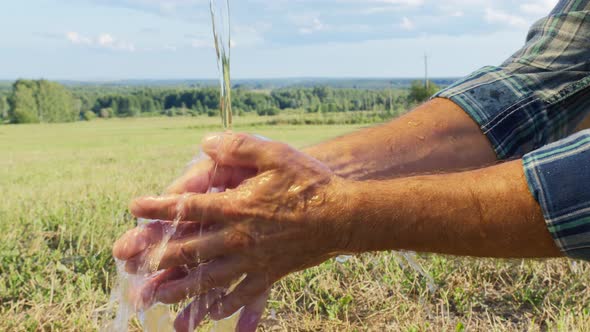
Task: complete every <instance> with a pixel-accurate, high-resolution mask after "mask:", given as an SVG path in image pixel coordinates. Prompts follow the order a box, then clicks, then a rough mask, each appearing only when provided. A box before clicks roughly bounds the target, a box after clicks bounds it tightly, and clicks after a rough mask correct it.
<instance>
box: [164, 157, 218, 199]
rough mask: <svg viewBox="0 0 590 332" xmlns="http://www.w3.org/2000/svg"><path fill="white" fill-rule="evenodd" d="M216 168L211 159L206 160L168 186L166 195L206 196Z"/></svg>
mask: <svg viewBox="0 0 590 332" xmlns="http://www.w3.org/2000/svg"><path fill="white" fill-rule="evenodd" d="M214 167H215V162H214V161H213V160H211V159H206V160H203V161H201V162H199V163H197V164H196V165H194V166H193V167H191V168H190V169H189V170H188V171H187V172H186V173H185V174H184V175H182V176H181V177H180V178H178V179H177V180H176V181H174V182H173V183H172V184H171V185H170V186H168V188H166V190H165V192H166V194H169V195H170V194H178V195H180V194H184V193H199V194H204V193H205V192H206V191H207V189H208V187H209V180H210V178H211V173H212V171H213V168H214Z"/></svg>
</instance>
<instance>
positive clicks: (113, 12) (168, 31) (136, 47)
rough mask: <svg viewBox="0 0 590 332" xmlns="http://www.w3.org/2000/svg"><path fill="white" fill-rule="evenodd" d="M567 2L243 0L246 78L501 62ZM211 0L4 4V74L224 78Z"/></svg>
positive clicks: (0, 31) (239, 26) (0, 47)
mask: <svg viewBox="0 0 590 332" xmlns="http://www.w3.org/2000/svg"><path fill="white" fill-rule="evenodd" d="M556 2H557V0H519V1H514V0H512V1H507V0H438V1H436V0H231V6H232V34H233V35H232V39H233V43H234V47H233V49H232V66H233V67H232V71H233V76H234V77H236V78H275V77H302V76H305V77H416V76H420V75H422V71H423V59H422V57H423V55H424V54H425V53H426V54H428V55H429V57H430V67H431V74H432V75H433V76H461V75H465V74H468V73H469V72H471V71H473V70H474V69H477V68H479V67H481V66H483V65H490V64H498V63H500V62H501V61H502V60H504V59H505V58H506V57H508V56H509V55H510V54H511V53H513V52H514V51H516V50H517V49H518V47H520V46H521V45H522V44H523V42H524V39H525V37H526V33H527V29H528V27H529V26H530V24H532V23H533V22H534V21H536V20H537V19H539V18H541V17H542V16H544V15H546V14H547V13H548V12H549V11H550V10H551V8H552V7H553V6H554V5H555V4H556ZM208 14H209V1H208V0H19V1H5V2H4V3H3V4H2V5H1V7H0V27H1V28H0V79H14V78H17V77H26V78H39V77H43V78H48V79H74V80H115V79H130V78H134V79H145V78H153V79H174V78H213V77H216V76H217V67H216V64H215V55H214V50H213V49H212V45H213V41H212V37H211V35H212V34H211V27H210V18H209V16H208Z"/></svg>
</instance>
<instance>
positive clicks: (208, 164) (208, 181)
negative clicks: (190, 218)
mask: <svg viewBox="0 0 590 332" xmlns="http://www.w3.org/2000/svg"><path fill="white" fill-rule="evenodd" d="M205 140H207V138H206V139H205ZM213 173H215V176H214V174H213ZM255 175H256V171H255V170H253V169H249V168H243V167H230V166H221V167H218V168H217V170H215V162H214V161H213V160H211V159H210V158H200V159H199V160H198V161H197V162H195V163H194V164H193V165H192V166H191V167H190V168H189V169H188V170H187V172H186V173H185V174H184V175H183V176H182V177H180V178H179V179H177V180H176V181H175V182H174V183H173V184H172V185H170V186H169V187H168V188H167V189H166V191H165V192H166V194H179V195H180V194H186V193H205V192H206V191H207V190H208V189H209V186H210V185H211V186H213V187H216V188H218V189H225V188H235V187H237V186H238V185H239V184H240V183H242V182H243V181H245V180H246V179H248V178H251V177H253V176H255ZM166 224H169V222H164V221H159V222H154V223H150V224H147V225H142V226H139V227H137V228H135V229H133V230H130V231H129V232H127V233H126V234H125V235H124V236H123V237H121V238H120V239H119V241H117V243H116V244H115V246H114V249H113V252H114V256H115V257H117V258H119V259H121V260H126V261H127V262H126V263H127V264H126V267H127V270H128V271H129V272H132V273H134V272H136V271H137V270H138V268H139V261H140V257H141V256H142V255H148V254H149V251H150V248H153V247H155V246H157V245H158V244H159V243H160V241H161V240H162V236H163V232H164V228H165V227H167V226H169V225H166ZM200 228H201V227H200V224H199V223H193V222H183V223H181V224H180V225H179V227H178V229H177V231H176V233H175V235H174V238H175V239H177V238H182V237H186V236H189V235H192V236H194V235H195V234H198V232H199V231H200ZM184 276H186V269H184V268H174V269H169V270H167V271H165V273H162V274H160V275H159V276H158V277H157V278H153V279H151V280H150V282H149V284H148V285H147V287H148V288H151V291H152V292H153V290H154V289H155V288H157V286H158V285H159V284H161V283H162V282H164V281H166V280H172V279H177V278H181V277H184ZM227 286H229V285H227ZM144 292H145V290H144ZM147 293H149V290H148V292H147ZM219 294H220V292H219V291H218V290H214V291H212V292H211V294H209V295H208V296H207V300H208V301H212V300H215V299H218V296H219ZM269 295H270V294H269V293H268V292H267V293H265V294H263V295H262V296H260V297H259V298H257V299H256V300H255V301H253V302H252V303H250V304H247V305H246V306H245V307H244V309H243V310H242V313H241V315H240V319H239V321H238V330H239V331H242V332H249V331H252V332H254V331H255V330H256V328H257V326H258V322H259V321H260V319H261V317H262V314H263V313H264V309H265V306H266V302H267V299H268V296H269ZM138 296H140V294H138ZM145 296H146V297H151V294H148V295H145ZM150 300H151V299H150ZM204 301H205V297H204V298H203V299H196V300H195V301H194V302H193V303H191V304H190V305H189V306H188V307H187V308H186V309H185V310H184V311H183V312H182V313H181V314H180V315H179V317H178V318H177V319H176V322H175V329H176V331H188V330H189V327H190V326H192V327H197V326H198V325H199V323H200V321H201V320H202V319H204V318H205V316H206V315H207V314H208V309H209V304H208V303H204ZM191 324H192V325H191Z"/></svg>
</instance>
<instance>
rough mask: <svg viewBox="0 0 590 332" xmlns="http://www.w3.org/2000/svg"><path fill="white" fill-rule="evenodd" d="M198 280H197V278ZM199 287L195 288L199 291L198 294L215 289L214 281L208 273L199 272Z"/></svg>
mask: <svg viewBox="0 0 590 332" xmlns="http://www.w3.org/2000/svg"><path fill="white" fill-rule="evenodd" d="M197 279H198V278H197ZM200 279H201V282H200V285H199V286H198V287H197V288H198V289H199V293H201V292H204V291H208V290H210V289H211V288H213V287H216V286H217V285H216V283H217V282H216V279H215V277H214V276H213V275H212V274H211V272H209V271H201V272H200Z"/></svg>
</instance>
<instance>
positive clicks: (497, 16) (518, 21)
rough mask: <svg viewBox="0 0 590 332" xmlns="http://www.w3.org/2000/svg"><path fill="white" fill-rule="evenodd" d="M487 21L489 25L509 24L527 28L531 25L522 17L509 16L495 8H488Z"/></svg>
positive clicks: (486, 12)
mask: <svg viewBox="0 0 590 332" xmlns="http://www.w3.org/2000/svg"><path fill="white" fill-rule="evenodd" d="M485 20H486V21H487V22H488V23H501V24H508V25H511V26H514V27H527V26H528V25H529V24H528V22H527V20H526V19H525V18H524V17H522V16H518V15H512V14H508V13H506V12H504V11H501V10H497V9H493V8H486V11H485Z"/></svg>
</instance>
